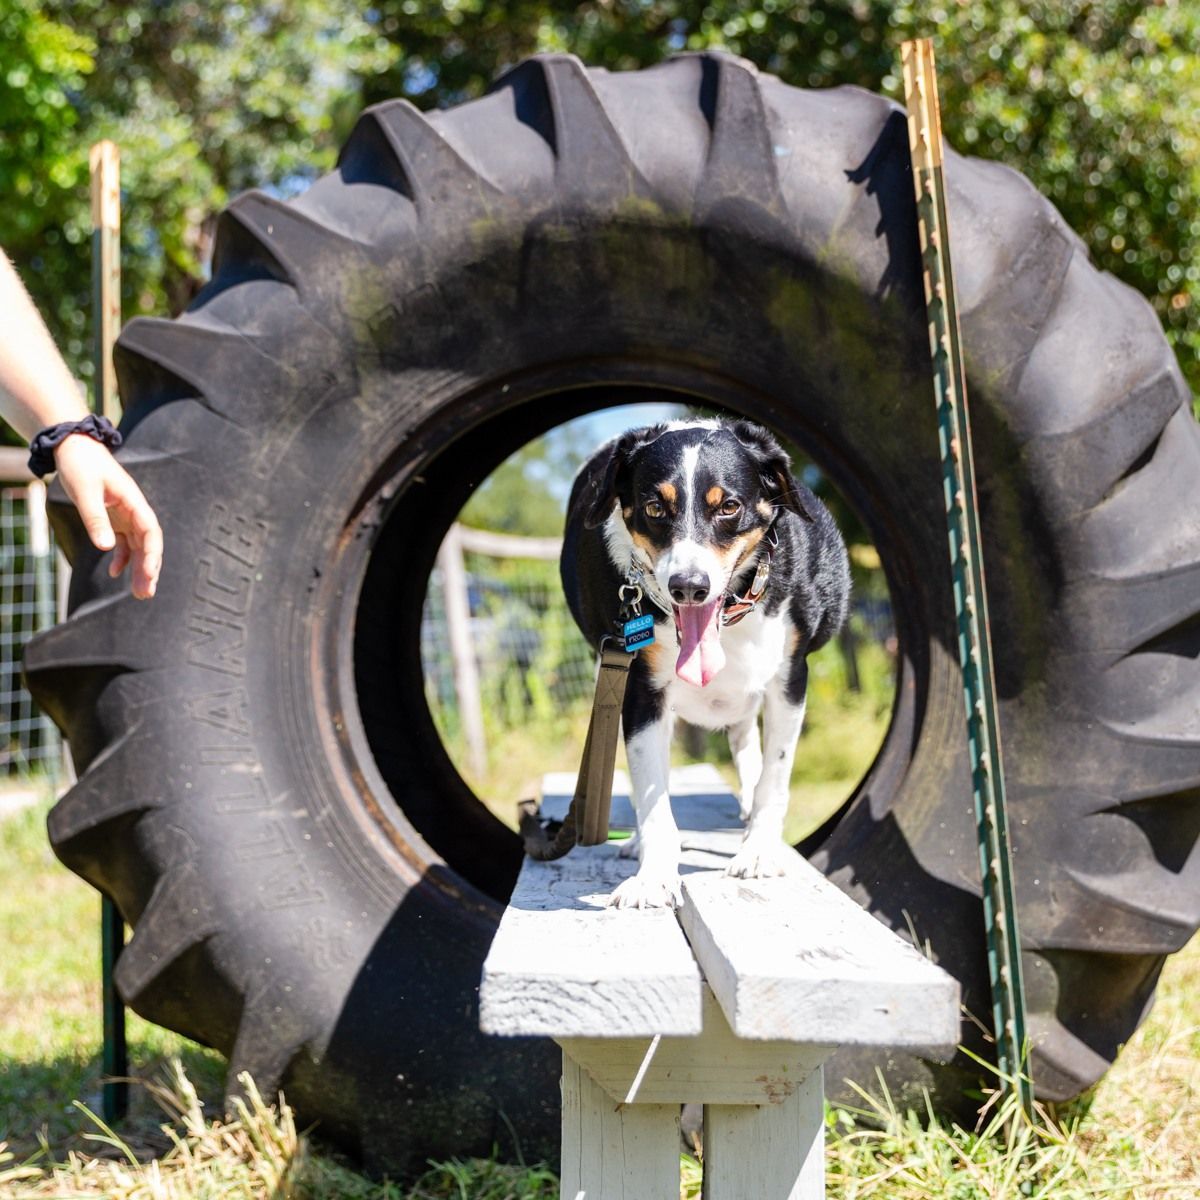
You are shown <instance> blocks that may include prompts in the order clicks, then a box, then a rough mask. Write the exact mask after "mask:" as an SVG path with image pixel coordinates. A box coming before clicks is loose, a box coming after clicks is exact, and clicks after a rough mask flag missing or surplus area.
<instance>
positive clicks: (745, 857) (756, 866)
mask: <svg viewBox="0 0 1200 1200" xmlns="http://www.w3.org/2000/svg"><path fill="white" fill-rule="evenodd" d="M795 853H796V852H795V850H793V849H792V848H791V847H790V846H785V845H784V844H783V843H782V842H780V841H778V840H776V839H775V838H747V839H746V840H745V841H744V842H743V843H742V848H741V849H740V850H739V851H738V852H737V853H736V854H735V855H734V856H733V858H732V859H731V860H730V863H729V866H727V867H726V868H725V874H726V875H732V876H733V877H734V878H735V879H770V878H772V877H773V876H776V875H782V874H784V873H785V872H786V871H787V869H788V863H789V860H790V859H792V858H793V857H794V856H795Z"/></svg>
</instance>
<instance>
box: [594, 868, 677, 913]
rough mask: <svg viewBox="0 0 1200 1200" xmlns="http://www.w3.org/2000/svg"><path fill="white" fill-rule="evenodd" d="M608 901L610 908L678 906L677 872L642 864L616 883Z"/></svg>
mask: <svg viewBox="0 0 1200 1200" xmlns="http://www.w3.org/2000/svg"><path fill="white" fill-rule="evenodd" d="M608 903H609V906H610V907H612V908H678V907H679V906H680V905H681V904H682V903H683V885H682V884H681V883H680V880H679V872H678V871H674V870H661V871H660V870H654V869H653V868H651V869H647V868H646V867H644V866H643V867H642V869H641V870H640V871H638V873H637V874H636V875H631V876H630V877H629V878H628V879H626V880H624V881H623V882H622V883H620V884H618V885H617V887H616V888H615V889H614V890H613V894H612V895H611V896H609V898H608Z"/></svg>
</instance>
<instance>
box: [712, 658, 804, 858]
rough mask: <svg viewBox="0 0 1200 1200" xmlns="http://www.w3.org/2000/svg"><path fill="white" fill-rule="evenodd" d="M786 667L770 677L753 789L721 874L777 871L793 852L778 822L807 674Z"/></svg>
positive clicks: (801, 721) (781, 818)
mask: <svg viewBox="0 0 1200 1200" xmlns="http://www.w3.org/2000/svg"><path fill="white" fill-rule="evenodd" d="M791 666H792V669H791V670H790V671H783V672H780V674H779V675H776V676H775V678H774V679H772V680H771V682H770V684H768V686H767V692H766V696H765V697H764V702H763V739H762V740H763V747H762V772H761V774H760V775H759V778H758V783H757V784H756V786H755V788H754V803H753V805H752V807H751V809H750V821H749V824H748V825H747V827H746V833H745V836H744V837H743V839H742V846H741V849H740V850H739V851H738V852H737V854H736V855H734V857H733V860H732V861H731V862H730V864H729V866H728V867H727V868H726V873H727V874H729V875H736V876H739V877H740V878H746V879H751V878H755V879H757V878H763V877H766V876H771V875H782V874H783V873H784V871H785V870H786V869H787V862H788V859H789V858H790V857H791V856H792V855H793V854H794V853H795V851H793V850H792V849H791V848H790V847H789V846H786V845H784V841H783V822H784V818H785V817H786V816H787V807H788V790H789V784H790V782H791V777H792V763H793V762H794V761H795V758H796V743H797V742H798V741H799V739H800V730H801V728H803V725H804V706H805V693H806V684H807V674H806V671H805V668H804V666H803V664H801V667H800V671H799V676H800V678H799V679H797V671H796V669H795V667H794V664H792V665H791ZM789 676H790V678H789ZM797 685H798V686H797Z"/></svg>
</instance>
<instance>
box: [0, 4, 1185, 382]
mask: <svg viewBox="0 0 1200 1200" xmlns="http://www.w3.org/2000/svg"><path fill="white" fill-rule="evenodd" d="M923 35H931V36H933V38H934V39H935V44H936V48H937V54H938V65H939V78H940V81H941V86H942V93H943V116H944V120H945V126H946V133H947V137H948V138H949V140H950V142H951V143H952V144H953V145H955V146H956V147H957V148H959V149H960V150H963V151H965V152H968V153H972V154H977V155H981V156H983V157H986V158H993V159H998V160H1001V161H1003V162H1006V163H1008V164H1009V165H1011V166H1014V167H1016V168H1018V169H1019V170H1021V171H1023V172H1024V173H1025V174H1026V175H1028V176H1029V178H1030V179H1031V180H1032V181H1033V182H1034V183H1035V184H1036V185H1037V186H1038V187H1039V188H1040V189H1041V190H1042V191H1043V192H1044V193H1045V194H1046V195H1048V196H1049V197H1050V198H1051V199H1052V200H1053V201H1054V203H1055V204H1056V205H1057V206H1058V207H1059V209H1060V210H1061V211H1062V213H1063V215H1064V216H1065V217H1066V219H1067V221H1068V222H1069V223H1070V224H1071V225H1072V226H1073V227H1074V228H1075V229H1076V230H1078V231H1079V233H1080V234H1081V235H1082V236H1083V237H1084V239H1085V241H1086V242H1087V244H1088V246H1089V248H1090V250H1091V253H1092V255H1093V257H1094V258H1095V260H1096V262H1097V263H1098V264H1099V265H1100V266H1101V267H1103V268H1105V269H1107V270H1110V271H1112V272H1114V273H1115V274H1116V275H1118V276H1120V277H1121V278H1122V279H1124V280H1125V281H1126V282H1128V283H1130V284H1131V285H1132V286H1134V287H1135V288H1137V289H1139V290H1140V291H1141V292H1143V293H1144V294H1145V295H1146V296H1147V297H1148V298H1149V299H1150V300H1151V302H1152V303H1153V304H1154V306H1155V308H1156V310H1157V312H1158V314H1159V316H1160V318H1161V320H1162V322H1163V324H1164V326H1165V327H1166V329H1167V331H1168V335H1169V336H1170V338H1171V339H1172V342H1173V344H1174V346H1175V348H1176V351H1177V353H1178V355H1179V358H1180V362H1181V365H1182V366H1183V369H1184V372H1185V374H1186V375H1187V377H1188V379H1189V381H1190V382H1191V384H1192V387H1193V390H1194V391H1200V203H1198V200H1200V127H1198V122H1197V116H1198V115H1200V5H1197V4H1195V3H1191V2H1187V0H1161V2H1159V3H1155V4H1145V3H1135V2H1133V0H1033V2H1030V0H973V2H972V3H970V4H967V3H964V2H962V0H941V2H940V3H938V2H934V3H932V4H930V3H925V4H921V3H917V0H749V2H747V0H584V2H583V3H578V2H567V0H375V3H374V4H373V6H365V5H358V4H354V3H352V2H350V0H243V2H242V3H234V4H218V3H215V2H214V0H153V2H151V0H142V2H141V3H129V2H127V0H43V2H42V3H37V2H36V0H0V130H2V131H3V132H2V134H0V194H3V195H4V197H5V201H6V203H5V206H4V209H3V213H4V215H3V217H0V244H3V245H5V247H6V248H7V249H8V250H9V252H10V253H11V254H12V256H13V257H14V259H15V260H16V261H17V262H18V265H20V266H21V267H22V268H23V270H24V274H25V278H26V280H27V282H28V283H29V285H30V287H31V289H32V290H33V291H34V294H35V296H36V298H37V299H38V300H39V302H40V303H41V305H42V307H43V310H44V311H46V313H47V316H48V318H49V319H50V322H51V325H52V328H53V330H54V332H55V334H56V336H57V337H58V338H59V341H60V344H62V345H63V346H64V348H65V349H66V350H67V352H68V356H69V357H70V359H71V360H72V363H73V365H74V366H75V367H76V368H77V369H80V370H82V371H83V372H84V373H86V371H87V369H88V368H87V364H86V359H87V351H86V318H85V313H86V310H87V307H88V299H89V294H90V288H89V282H88V251H87V243H88V224H87V194H86V146H87V144H88V143H89V142H90V141H92V140H95V139H96V138H98V137H101V136H109V137H112V138H114V139H115V140H117V141H118V142H119V143H120V144H121V147H122V152H123V171H124V189H123V191H124V202H125V239H124V265H125V280H126V283H125V312H126V314H127V315H133V314H134V313H136V312H144V311H163V310H164V309H166V310H171V311H177V310H178V309H179V308H180V307H182V306H183V305H184V304H185V303H186V302H187V300H188V298H189V297H190V296H191V295H192V294H193V293H194V290H195V288H196V287H197V285H198V283H199V282H201V281H202V279H203V275H204V271H205V262H206V257H207V253H208V251H209V247H210V239H211V228H212V226H211V217H212V215H213V214H214V213H215V212H216V211H218V210H219V209H220V207H221V206H222V205H223V204H224V203H225V202H226V201H227V199H228V198H229V196H230V195H231V194H232V193H233V192H235V191H237V190H239V189H241V188H244V187H249V186H255V185H260V186H268V187H270V188H273V189H275V190H276V191H278V192H281V193H283V194H288V193H290V192H292V191H295V190H298V189H299V188H300V187H302V186H303V185H304V183H305V182H306V181H307V180H309V179H311V178H312V177H313V176H314V175H315V174H317V173H318V172H320V171H322V170H326V169H328V168H329V166H330V165H331V163H332V161H333V156H334V153H335V148H336V145H337V144H338V142H339V140H340V139H341V137H343V136H344V134H345V132H346V131H347V129H348V127H349V124H350V121H351V120H352V118H353V115H354V113H355V112H356V111H357V109H358V108H359V107H360V106H361V105H362V104H363V103H364V102H370V101H373V100H378V99H382V98H384V97H387V96H391V95H404V96H408V97H409V98H411V99H412V100H414V101H415V102H416V103H417V104H419V105H421V106H423V107H432V106H437V105H446V104H450V103H455V102H458V101H460V100H462V99H465V98H468V97H471V96H474V95H477V94H479V93H480V92H482V91H483V90H484V89H485V88H486V87H487V86H488V84H489V83H490V81H491V80H492V79H493V78H494V77H495V76H496V75H497V74H498V73H499V72H500V71H502V70H503V69H504V68H505V67H507V66H509V65H511V64H512V63H514V62H515V61H517V60H518V59H519V58H521V57H522V56H523V55H525V54H528V53H531V52H533V51H537V50H568V51H572V52H574V53H576V54H579V55H580V57H582V58H583V59H584V60H585V61H587V62H590V63H594V64H596V65H599V66H606V67H609V68H611V69H628V68H634V67H638V66H644V65H647V64H649V63H653V62H655V61H658V60H660V59H662V58H664V57H666V56H668V55H669V54H671V53H674V52H676V51H679V50H688V49H690V50H696V49H703V48H708V47H721V48H724V49H727V50H730V51H732V52H734V53H737V54H741V55H743V56H745V57H746V58H748V59H750V60H752V61H753V62H755V63H756V64H758V65H759V66H760V67H761V68H763V69H764V70H767V71H771V72H773V73H775V74H778V75H780V76H781V77H782V78H783V79H785V80H786V81H788V82H790V83H794V84H798V85H801V86H806V87H827V86H832V85H836V84H843V83H851V84H858V85H860V86H863V87H866V88H869V89H871V90H874V91H882V92H884V93H885V94H888V95H891V96H894V97H897V98H899V96H900V91H901V81H900V77H899V70H898V62H899V45H900V42H901V41H902V40H903V39H905V38H907V37H912V36H923Z"/></svg>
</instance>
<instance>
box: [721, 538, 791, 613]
mask: <svg viewBox="0 0 1200 1200" xmlns="http://www.w3.org/2000/svg"><path fill="white" fill-rule="evenodd" d="M763 541H765V542H766V544H767V553H766V555H765V557H763V558H760V559H759V560H758V569H757V570H756V571H755V572H754V578H753V579H752V580H751V581H750V586H749V587H748V588H747V589H746V590H745V591H744V592H743V593H742V594H741V595H740V596H726V597H725V605H724V607H723V608H722V610H721V624H722V625H726V626H728V625H736V624H737V623H738V622H739V621H740V620H741V619H742V618H743V617H745V616H749V614H750V613H752V612H753V611H754V610H755V608H757V607H758V602H759V601H760V600H761V599H762V598H763V593H764V592H765V591H766V590H767V580H768V579H769V578H770V576H771V559H772V558H774V557H775V551H776V550H777V549H778V548H779V534H777V533H776V532H775V525H774V523H772V525H771V527H770V528H769V529H768V530H767V534H766V537H765V538H763Z"/></svg>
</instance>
